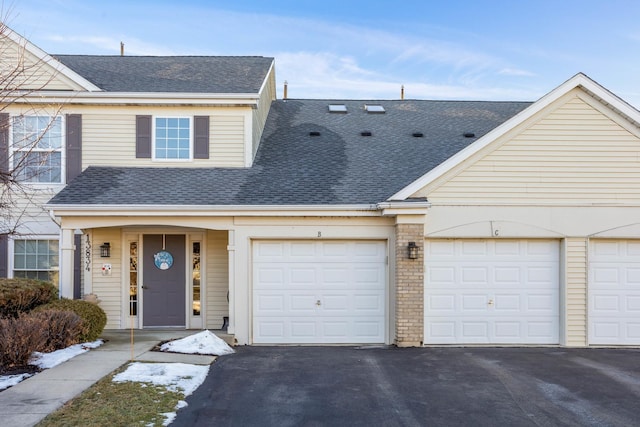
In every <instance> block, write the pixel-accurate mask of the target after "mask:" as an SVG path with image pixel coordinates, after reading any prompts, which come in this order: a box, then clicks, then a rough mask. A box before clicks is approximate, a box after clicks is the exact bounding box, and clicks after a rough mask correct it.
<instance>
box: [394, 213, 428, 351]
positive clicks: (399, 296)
mask: <svg viewBox="0 0 640 427" xmlns="http://www.w3.org/2000/svg"><path fill="white" fill-rule="evenodd" d="M409 242H415V244H416V245H417V246H418V257H417V258H416V259H409V249H408V247H409ZM395 280H396V345H397V346H398V347H420V346H422V344H423V341H424V224H400V223H399V224H396V274H395Z"/></svg>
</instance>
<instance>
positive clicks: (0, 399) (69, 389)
mask: <svg viewBox="0 0 640 427" xmlns="http://www.w3.org/2000/svg"><path fill="white" fill-rule="evenodd" d="M197 332H199V331H188V330H171V331H166V330H163V331H159V330H151V331H150V330H135V331H134V336H133V351H132V345H131V333H130V331H105V332H104V334H103V335H102V338H103V339H105V340H106V342H105V343H104V344H103V345H102V346H100V347H98V348H97V349H93V350H90V351H88V352H86V353H84V354H81V355H79V356H76V357H74V358H73V359H71V360H68V361H67V362H65V363H62V364H60V365H58V366H56V367H54V368H51V369H46V370H44V371H42V372H40V373H38V374H36V375H34V376H33V377H31V378H28V379H26V380H25V381H23V382H21V383H20V384H17V385H15V386H13V387H11V388H9V389H7V390H4V391H2V392H0V420H2V421H1V422H0V424H2V425H5V426H12V427H23V426H33V425H35V424H37V423H38V422H39V421H41V420H42V419H43V418H45V417H46V416H47V415H48V414H50V413H51V412H54V411H55V410H57V409H58V408H60V407H61V406H62V405H64V404H65V403H66V402H68V401H69V400H71V399H73V398H74V397H76V396H77V395H78V394H80V393H82V392H83V391H84V390H86V389H87V388H89V387H91V386H92V385H93V384H94V383H96V382H97V381H98V380H100V379H101V378H102V377H104V376H106V375H108V374H110V373H111V372H113V371H114V370H115V369H117V368H119V367H120V366H121V365H123V364H125V363H127V362H129V361H131V360H132V355H133V360H135V361H146V362H181V363H191V364H196V365H209V364H211V363H213V361H214V360H215V357H214V356H199V355H193V354H175V353H160V352H152V351H150V350H151V349H152V348H153V347H154V346H155V345H156V344H158V343H159V342H161V341H166V340H170V339H174V338H182V337H185V336H188V335H192V334H194V333H197ZM214 332H215V334H216V335H218V336H219V337H220V338H223V339H226V338H227V337H225V336H224V334H220V333H219V331H214Z"/></svg>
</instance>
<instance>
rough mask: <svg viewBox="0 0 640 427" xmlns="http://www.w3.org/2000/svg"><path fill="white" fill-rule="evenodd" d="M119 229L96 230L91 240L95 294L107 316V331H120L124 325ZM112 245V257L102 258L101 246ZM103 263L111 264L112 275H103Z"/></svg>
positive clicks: (92, 276)
mask: <svg viewBox="0 0 640 427" xmlns="http://www.w3.org/2000/svg"><path fill="white" fill-rule="evenodd" d="M120 234H121V230H120V229H119V228H110V229H94V230H93V236H92V239H91V253H92V259H93V262H92V263H91V271H92V273H91V280H92V282H93V293H94V294H96V295H97V296H98V299H99V300H100V307H102V309H103V310H104V311H105V313H106V314H107V326H106V329H120V328H121V327H123V326H124V327H126V326H125V325H122V323H121V321H122V319H121V318H122V263H121V258H122V241H121V239H120ZM103 242H109V243H111V257H110V258H101V257H100V245H101V244H102V243H103ZM103 262H106V263H109V264H111V275H110V276H103V275H102V264H103Z"/></svg>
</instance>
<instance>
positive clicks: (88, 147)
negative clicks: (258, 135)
mask: <svg viewBox="0 0 640 427" xmlns="http://www.w3.org/2000/svg"><path fill="white" fill-rule="evenodd" d="M245 111H246V112H248V111H250V109H249V108H248V107H246V108H223V107H219V108H194V107H180V108H176V107H164V108H163V107H122V106H113V107H106V106H105V107H94V106H82V107H67V108H65V112H70V113H76V114H82V144H83V147H82V166H83V168H86V167H87V166H90V165H91V166H138V167H141V166H154V167H165V166H173V167H243V166H244V165H245V160H244V152H245V151H244V150H245V149H244V140H245V116H246V114H245ZM140 114H151V115H154V116H155V115H162V116H183V117H185V116H186V117H193V116H202V115H207V116H209V117H210V120H209V126H210V134H209V135H210V138H209V159H194V160H192V161H165V160H158V161H154V160H152V159H137V158H136V143H135V142H136V122H135V119H136V115H140Z"/></svg>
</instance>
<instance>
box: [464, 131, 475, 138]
mask: <svg viewBox="0 0 640 427" xmlns="http://www.w3.org/2000/svg"><path fill="white" fill-rule="evenodd" d="M462 136H464V137H465V138H475V137H476V134H475V133H473V132H465V133H463V134H462Z"/></svg>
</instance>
